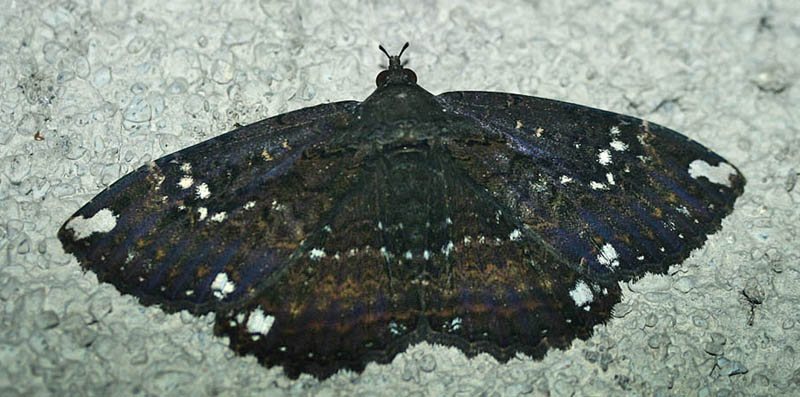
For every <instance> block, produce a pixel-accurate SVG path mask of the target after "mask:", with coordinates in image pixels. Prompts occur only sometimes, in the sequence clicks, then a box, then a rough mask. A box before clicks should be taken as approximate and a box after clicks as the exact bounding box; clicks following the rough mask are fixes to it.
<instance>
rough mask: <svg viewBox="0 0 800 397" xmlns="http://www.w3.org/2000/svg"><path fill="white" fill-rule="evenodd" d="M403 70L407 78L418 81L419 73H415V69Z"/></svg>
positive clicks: (414, 81)
mask: <svg viewBox="0 0 800 397" xmlns="http://www.w3.org/2000/svg"><path fill="white" fill-rule="evenodd" d="M403 72H405V74H406V78H408V80H409V81H411V82H412V83H414V84H416V83H417V74H416V73H414V71H413V70H411V69H403Z"/></svg>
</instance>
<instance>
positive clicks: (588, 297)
mask: <svg viewBox="0 0 800 397" xmlns="http://www.w3.org/2000/svg"><path fill="white" fill-rule="evenodd" d="M569 296H571V297H572V300H573V301H575V306H578V307H581V306H584V305H587V304H589V303H592V301H594V294H593V293H592V289H591V288H589V286H588V285H586V283H585V282H584V281H583V280H579V281H578V282H577V283H575V288H573V289H572V290H571V291H569Z"/></svg>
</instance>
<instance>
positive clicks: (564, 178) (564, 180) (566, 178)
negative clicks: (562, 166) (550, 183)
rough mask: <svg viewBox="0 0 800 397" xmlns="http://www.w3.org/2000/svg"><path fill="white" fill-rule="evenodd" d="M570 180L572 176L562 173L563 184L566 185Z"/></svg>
mask: <svg viewBox="0 0 800 397" xmlns="http://www.w3.org/2000/svg"><path fill="white" fill-rule="evenodd" d="M570 182H572V178H570V177H568V176H566V175H561V184H562V185H566V184H568V183H570Z"/></svg>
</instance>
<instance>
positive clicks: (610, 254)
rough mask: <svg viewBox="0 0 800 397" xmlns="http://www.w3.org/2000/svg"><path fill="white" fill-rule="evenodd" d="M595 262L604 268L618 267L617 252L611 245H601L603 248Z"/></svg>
mask: <svg viewBox="0 0 800 397" xmlns="http://www.w3.org/2000/svg"><path fill="white" fill-rule="evenodd" d="M597 261H598V262H600V264H601V265H605V266H611V267H617V266H619V261H618V260H617V250H616V249H614V246H613V245H611V244H609V243H606V244H605V245H603V248H601V249H600V255H597Z"/></svg>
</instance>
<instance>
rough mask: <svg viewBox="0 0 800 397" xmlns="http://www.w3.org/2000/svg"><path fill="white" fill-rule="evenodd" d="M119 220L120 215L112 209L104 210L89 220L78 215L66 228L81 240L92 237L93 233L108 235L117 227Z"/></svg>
mask: <svg viewBox="0 0 800 397" xmlns="http://www.w3.org/2000/svg"><path fill="white" fill-rule="evenodd" d="M117 218H119V215H114V213H113V212H111V210H110V209H108V208H103V209H101V210H100V211H97V212H96V213H95V214H94V215H92V217H91V218H88V219H86V218H84V217H83V216H82V215H78V216H76V217H75V218H72V219H70V221H69V222H67V224H66V226H65V227H66V228H67V229H72V231H73V232H74V233H75V239H76V240H81V239H84V238H86V237H89V236H91V235H92V233H108V232H110V231H112V230H113V229H114V227H116V226H117Z"/></svg>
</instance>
